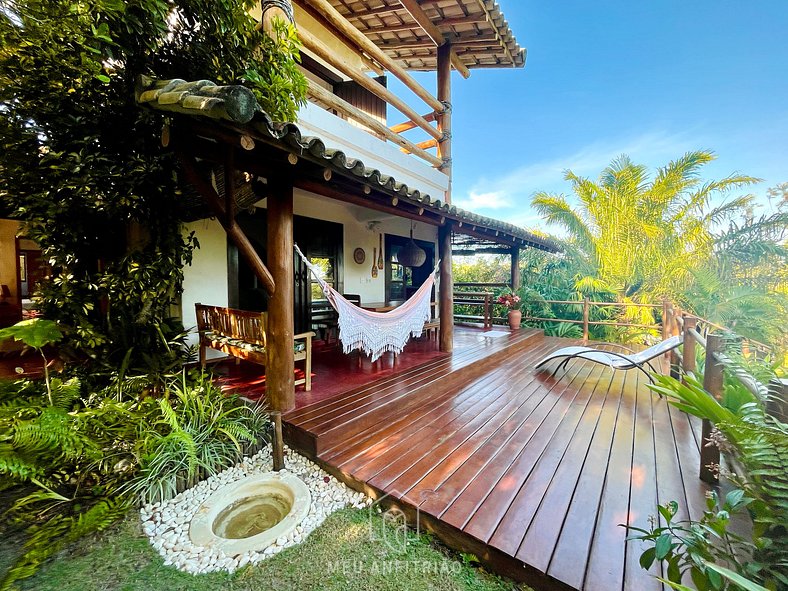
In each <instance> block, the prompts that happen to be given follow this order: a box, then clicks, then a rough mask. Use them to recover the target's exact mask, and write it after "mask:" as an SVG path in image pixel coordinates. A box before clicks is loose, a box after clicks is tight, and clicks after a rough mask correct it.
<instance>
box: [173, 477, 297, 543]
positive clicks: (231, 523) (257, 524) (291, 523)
mask: <svg viewBox="0 0 788 591" xmlns="http://www.w3.org/2000/svg"><path fill="white" fill-rule="evenodd" d="M311 502H312V496H311V495H310V494H309V489H308V488H307V486H306V484H304V482H303V481H302V480H301V479H300V478H297V477H295V476H293V475H292V474H280V473H277V472H271V473H268V474H259V475H256V476H248V477H246V478H243V479H241V480H238V481H236V482H233V483H232V484H227V485H225V486H223V487H221V488H219V490H217V491H216V492H215V493H213V494H212V495H211V496H210V497H208V499H207V500H206V501H205V502H204V503H203V504H202V505H201V506H200V507H199V509H197V512H196V513H195V515H194V517H193V518H192V520H191V523H190V525H189V538H190V539H191V541H192V543H193V544H195V545H197V546H202V547H205V548H217V549H219V550H221V551H222V552H223V553H224V554H225V555H227V556H238V555H240V554H243V553H245V552H253V551H254V552H259V551H262V550H264V549H265V548H266V547H268V546H270V545H271V544H273V543H274V542H275V541H276V540H277V538H281V537H283V536H287V535H288V534H289V533H291V532H292V531H293V530H294V529H295V528H296V527H297V526H298V524H300V523H301V522H302V521H303V520H304V518H305V517H306V516H307V515H308V513H309V506H310V504H311Z"/></svg>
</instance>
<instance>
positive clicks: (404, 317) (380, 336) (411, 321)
mask: <svg viewBox="0 0 788 591" xmlns="http://www.w3.org/2000/svg"><path fill="white" fill-rule="evenodd" d="M295 250H296V252H297V253H298V255H299V256H300V257H301V260H303V261H304V264H305V265H306V266H307V268H308V269H309V270H310V271H311V272H312V274H313V275H314V276H315V278H316V279H317V281H318V283H319V285H320V288H321V289H322V290H323V293H324V294H325V296H326V299H327V300H328V301H329V303H330V304H331V305H332V306H333V308H334V309H335V310H336V311H337V314H338V315H339V340H340V341H341V343H342V350H343V352H344V353H345V354H347V353H350V352H351V351H355V350H361V351H363V352H364V353H366V354H367V355H369V356H370V357H371V358H372V361H376V360H377V359H378V358H379V357H380V356H381V355H383V353H387V352H393V353H395V354H399V353H401V352H402V349H403V348H404V347H405V345H406V344H407V342H408V340H410V339H411V338H412V337H420V336H421V335H422V334H423V332H424V323H425V322H427V321H428V320H429V319H430V317H431V315H432V314H431V310H430V296H431V294H432V286H433V285H434V284H435V274H436V273H437V271H438V268H439V266H438V265H439V264H440V261H438V264H437V265H435V269H434V270H433V272H432V273H430V276H429V277H428V278H427V280H426V281H425V282H424V283H423V284H422V285H421V287H419V289H418V290H417V291H416V293H414V294H413V295H412V296H411V297H410V298H409V299H408V300H407V301H406V302H405V303H403V304H402V305H401V306H399V307H397V308H395V309H394V310H391V311H390V312H371V311H369V310H364V309H363V308H360V307H358V306H356V305H355V304H353V303H352V302H349V301H347V300H346V299H345V298H344V297H342V294H340V293H339V292H337V291H336V290H335V289H334V288H333V287H331V286H330V285H328V284H327V283H326V282H325V281H323V279H322V277H320V273H319V272H318V269H316V268H315V266H314V265H313V264H312V263H310V262H309V260H308V259H307V258H306V257H305V256H304V253H302V252H301V250H300V249H299V248H298V245H295Z"/></svg>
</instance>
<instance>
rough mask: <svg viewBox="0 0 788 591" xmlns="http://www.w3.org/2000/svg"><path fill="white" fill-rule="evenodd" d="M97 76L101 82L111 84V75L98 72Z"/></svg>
mask: <svg viewBox="0 0 788 591" xmlns="http://www.w3.org/2000/svg"><path fill="white" fill-rule="evenodd" d="M95 78H96V80H98V81H99V82H103V83H104V84H109V76H107V75H105V74H96V76H95Z"/></svg>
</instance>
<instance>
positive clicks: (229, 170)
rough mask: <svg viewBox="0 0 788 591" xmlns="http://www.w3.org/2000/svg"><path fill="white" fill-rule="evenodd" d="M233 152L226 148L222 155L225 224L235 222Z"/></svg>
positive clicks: (229, 224) (230, 224)
mask: <svg viewBox="0 0 788 591" xmlns="http://www.w3.org/2000/svg"><path fill="white" fill-rule="evenodd" d="M235 205H236V203H235V152H234V151H233V149H232V148H228V149H227V153H226V154H225V157H224V216H225V219H226V220H227V224H226V226H227V227H229V226H232V225H233V224H235Z"/></svg>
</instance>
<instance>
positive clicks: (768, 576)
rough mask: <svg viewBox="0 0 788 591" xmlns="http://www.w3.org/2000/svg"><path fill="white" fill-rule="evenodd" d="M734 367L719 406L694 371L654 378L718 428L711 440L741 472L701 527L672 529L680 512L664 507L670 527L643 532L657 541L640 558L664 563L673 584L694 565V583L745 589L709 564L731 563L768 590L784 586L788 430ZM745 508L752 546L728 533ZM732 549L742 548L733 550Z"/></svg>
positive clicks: (674, 400) (679, 403)
mask: <svg viewBox="0 0 788 591" xmlns="http://www.w3.org/2000/svg"><path fill="white" fill-rule="evenodd" d="M732 369H733V371H726V379H725V387H724V391H723V396H722V400H719V401H718V400H716V399H715V398H713V397H712V396H710V395H709V394H708V393H707V392H706V391H705V390H704V389H703V384H702V382H701V381H700V380H699V379H698V378H697V377H695V376H694V375H692V374H689V375H687V376H685V377H684V380H685V382H686V383H682V382H680V381H679V380H676V379H674V378H671V377H669V376H662V375H655V376H654V378H655V380H656V383H655V384H654V385H652V386H650V387H651V388H652V389H653V390H654V391H655V392H657V393H659V394H661V395H664V396H666V397H667V398H668V402H669V403H670V404H672V405H673V406H675V407H677V408H679V409H681V410H683V411H685V412H687V413H689V414H691V415H694V416H696V417H699V418H702V419H708V420H710V421H711V422H712V423H713V424H714V426H715V430H716V431H715V434H713V438H714V441H715V442H716V443H717V444H718V445H719V447H720V448H721V450H722V451H724V452H727V453H728V454H729V455H730V456H731V457H733V458H734V459H735V460H736V461H737V462H738V464H739V465H740V467H741V470H742V473H741V474H732V473H727V472H726V473H724V475H725V476H727V477H728V478H729V479H730V480H731V481H732V482H733V483H734V484H735V485H736V486H737V487H738V488H739V490H738V491H734V492H733V493H730V494H729V495H728V496H727V497H726V502H725V504H724V505H723V507H721V508H719V507H716V498H714V497H713V499H714V501H715V503H714V505H715V506H714V507H712V506H711V504H710V507H709V512H707V513H706V515H705V516H704V517H703V519H701V521H699V522H686V523H684V524H681V526H679V527H676V528H673V529H672V524H671V523H670V519H669V517H672V514H675V510H671V509H670V508H669V507H667V506H666V507H661V508H660V513H661V514H662V515H663V517H664V518H665V519H666V521H667V522H668V524H667V526H666V527H665V528H656V527H652V529H651V530H649V531H645V530H638V531H640V532H641V534H642V535H641V536H637V537H639V538H640V539H645V540H649V541H652V542H654V543H655V546H654V548H651V549H649V550H647V551H646V552H645V553H644V555H643V557H641V560H642V561H643V562H645V563H648V565H650V563H651V562H652V561H653V559H657V560H662V561H666V564H667V573H668V580H669V581H671V582H673V583H675V584H678V583H679V582H680V581H681V576H680V575H681V574H682V573H683V571H684V570H686V569H687V568H689V569H690V573H691V574H692V578H693V582H694V583H695V585H696V586H698V589H701V590H703V589H716V590H721V589H738V588H739V587H740V585H738V584H737V583H736V582H734V579H731V578H730V577H727V576H726V575H724V574H723V575H722V576H721V573H720V572H719V569H716V568H713V567H712V565H713V564H714V563H719V562H723V563H727V565H728V566H729V567H731V568H732V569H733V571H734V572H735V574H737V575H740V576H742V577H745V578H747V579H750V580H752V581H755V582H757V583H758V584H762V585H764V586H765V587H766V588H767V589H778V588H786V587H788V425H785V424H784V423H780V422H779V421H777V420H775V419H774V418H772V417H770V416H769V415H768V414H767V413H766V412H765V410H764V406H763V401H762V400H761V398H760V397H759V396H757V395H755V394H753V393H752V392H750V391H749V389H747V388H745V387H744V385H743V384H742V383H741V381H740V379H739V378H737V371H738V367H737V366H736V365H735V364H734V365H733V366H732ZM726 370H727V368H726ZM739 375H741V374H739ZM744 507H746V508H747V510H748V512H749V514H750V516H751V517H752V521H753V525H754V527H753V531H752V539H751V541H745V540H743V539H741V538H734V537H733V536H732V534H730V533H729V532H727V524H728V521H729V516H730V514H731V513H732V512H734V511H737V510H739V509H743V508H744ZM732 545H736V546H738V547H739V548H740V549H742V548H744V549H745V551H744V552H739V553H737V552H732V551H731V548H732ZM652 550H653V552H652ZM652 556H653V558H650V557H652ZM703 561H705V562H703ZM706 563H711V564H706ZM704 565H705V566H704ZM644 566H645V564H644ZM707 567H708V568H707ZM704 585H705V586H704ZM677 588H678V587H677Z"/></svg>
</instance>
